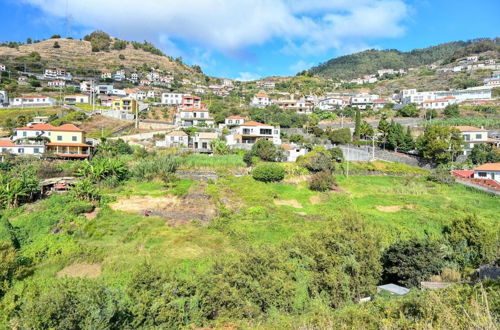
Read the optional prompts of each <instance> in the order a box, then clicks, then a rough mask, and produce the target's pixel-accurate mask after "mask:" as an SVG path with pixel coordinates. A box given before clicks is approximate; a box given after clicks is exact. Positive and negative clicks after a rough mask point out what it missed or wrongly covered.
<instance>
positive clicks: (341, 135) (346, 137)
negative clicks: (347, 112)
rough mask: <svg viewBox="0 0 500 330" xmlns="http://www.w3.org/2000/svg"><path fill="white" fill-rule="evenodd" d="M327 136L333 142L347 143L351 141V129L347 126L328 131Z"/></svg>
mask: <svg viewBox="0 0 500 330" xmlns="http://www.w3.org/2000/svg"><path fill="white" fill-rule="evenodd" d="M328 138H329V139H330V141H332V143H335V144H347V143H349V142H351V130H350V129H349V128H347V127H346V128H340V129H336V130H332V131H330V132H329V133H328Z"/></svg>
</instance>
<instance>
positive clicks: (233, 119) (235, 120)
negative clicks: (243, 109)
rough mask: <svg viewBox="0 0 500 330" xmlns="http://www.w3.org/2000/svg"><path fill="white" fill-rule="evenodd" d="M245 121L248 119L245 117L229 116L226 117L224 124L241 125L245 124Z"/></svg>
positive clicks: (227, 125)
mask: <svg viewBox="0 0 500 330" xmlns="http://www.w3.org/2000/svg"><path fill="white" fill-rule="evenodd" d="M245 121H246V119H245V117H241V116H229V117H227V118H226V119H224V126H225V127H231V126H239V125H242V124H244V123H245Z"/></svg>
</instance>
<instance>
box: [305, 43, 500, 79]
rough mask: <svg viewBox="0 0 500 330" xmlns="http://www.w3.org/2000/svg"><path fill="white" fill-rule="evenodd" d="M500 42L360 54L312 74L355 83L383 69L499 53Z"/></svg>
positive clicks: (402, 67) (446, 44)
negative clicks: (355, 80)
mask: <svg viewBox="0 0 500 330" xmlns="http://www.w3.org/2000/svg"><path fill="white" fill-rule="evenodd" d="M499 43H500V39H499V38H496V39H494V40H489V39H478V40H472V41H455V42H449V43H445V44H441V45H437V46H432V47H428V48H423V49H414V50H412V51H410V52H401V51H398V50H396V49H389V50H375V49H370V50H365V51H363V52H360V53H355V54H351V55H345V56H341V57H338V58H334V59H331V60H329V61H327V62H325V63H323V64H320V65H318V66H316V67H313V68H311V69H310V70H309V72H310V73H311V74H313V75H318V76H323V77H334V78H339V79H352V78H356V77H360V76H362V75H365V74H374V73H376V72H377V70H380V69H408V68H411V67H418V66H422V65H428V64H432V63H435V62H443V63H445V64H446V63H452V62H453V61H455V60H456V59H458V58H460V57H464V56H467V55H471V54H477V53H480V52H484V51H488V50H496V51H498V50H499Z"/></svg>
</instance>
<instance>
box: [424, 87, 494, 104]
mask: <svg viewBox="0 0 500 330" xmlns="http://www.w3.org/2000/svg"><path fill="white" fill-rule="evenodd" d="M492 88H493V86H477V87H470V88H467V89H459V90H452V91H438V92H433V93H434V95H435V98H443V97H446V96H453V97H454V98H456V99H457V103H461V102H464V101H474V100H491V89H492Z"/></svg>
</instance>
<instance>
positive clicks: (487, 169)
mask: <svg viewBox="0 0 500 330" xmlns="http://www.w3.org/2000/svg"><path fill="white" fill-rule="evenodd" d="M474 178H475V179H491V180H495V181H496V182H498V183H500V163H487V164H483V165H481V166H479V167H476V168H475V169H474Z"/></svg>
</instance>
